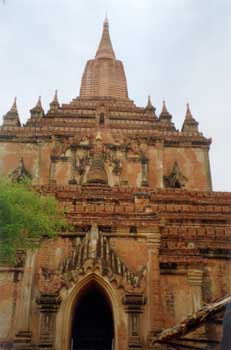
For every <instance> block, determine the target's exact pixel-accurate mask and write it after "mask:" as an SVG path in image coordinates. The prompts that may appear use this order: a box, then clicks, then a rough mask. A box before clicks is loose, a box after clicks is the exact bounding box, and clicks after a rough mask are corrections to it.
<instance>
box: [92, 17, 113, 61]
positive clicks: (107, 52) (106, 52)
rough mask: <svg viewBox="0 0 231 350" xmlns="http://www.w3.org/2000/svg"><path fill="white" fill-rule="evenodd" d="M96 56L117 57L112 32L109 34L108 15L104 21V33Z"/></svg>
mask: <svg viewBox="0 0 231 350" xmlns="http://www.w3.org/2000/svg"><path fill="white" fill-rule="evenodd" d="M95 58H96V59H97V58H110V59H115V53H114V50H113V47H112V43H111V39H110V34H109V23H108V19H107V15H106V17H105V20H104V23H103V33H102V37H101V40H100V44H99V47H98V50H97V52H96V55H95Z"/></svg>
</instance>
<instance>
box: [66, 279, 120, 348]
mask: <svg viewBox="0 0 231 350" xmlns="http://www.w3.org/2000/svg"><path fill="white" fill-rule="evenodd" d="M71 346H72V347H71V349H72V350H113V348H114V327H113V317H112V311H111V307H110V304H109V302H108V300H107V298H106V297H105V296H104V294H103V292H102V291H101V290H100V288H99V287H98V286H91V287H89V289H88V290H86V291H85V293H84V294H83V295H82V296H81V297H80V299H79V302H78V304H77V306H76V311H75V317H74V321H73V329H72V344H71Z"/></svg>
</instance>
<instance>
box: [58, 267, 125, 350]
mask: <svg viewBox="0 0 231 350" xmlns="http://www.w3.org/2000/svg"><path fill="white" fill-rule="evenodd" d="M92 284H93V285H95V286H97V287H98V288H99V289H100V291H101V292H102V294H103V295H104V297H105V298H106V299H107V301H108V303H109V305H110V307H111V312H112V318H113V325H114V339H115V350H119V346H118V327H117V326H118V325H119V300H118V296H117V295H116V293H115V290H114V289H113V287H112V285H111V284H110V283H109V282H108V281H106V280H105V279H104V278H103V277H102V276H101V275H98V274H97V273H91V274H89V275H87V276H85V277H84V278H83V279H82V280H81V281H79V282H78V283H77V284H76V285H74V286H73V287H72V289H71V290H68V291H65V292H64V293H63V294H64V295H63V298H62V299H63V302H62V305H61V307H60V312H59V313H60V314H59V317H58V318H57V324H56V334H57V336H56V346H55V348H56V349H57V350H61V349H62V350H70V349H71V336H72V325H73V320H74V315H75V310H76V305H77V304H78V301H79V300H80V299H81V297H82V295H83V294H84V293H85V291H86V289H88V288H90V287H91V285H92Z"/></svg>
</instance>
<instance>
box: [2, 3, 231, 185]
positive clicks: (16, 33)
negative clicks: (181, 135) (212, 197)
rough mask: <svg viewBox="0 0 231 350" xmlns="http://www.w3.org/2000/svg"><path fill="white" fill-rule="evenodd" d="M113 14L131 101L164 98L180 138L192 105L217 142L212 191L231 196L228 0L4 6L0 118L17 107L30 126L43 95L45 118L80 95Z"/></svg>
mask: <svg viewBox="0 0 231 350" xmlns="http://www.w3.org/2000/svg"><path fill="white" fill-rule="evenodd" d="M106 10H107V12H108V17H109V22H110V34H111V39H112V43H113V47H114V50H115V53H116V56H117V58H118V59H121V60H122V61H123V63H124V66H125V71H126V76H127V81H128V90H129V97H130V98H131V99H133V100H134V101H135V103H136V104H137V105H138V106H144V105H145V104H146V101H147V95H148V94H150V95H151V98H152V102H153V104H154V105H155V107H156V108H157V112H158V113H159V112H160V109H161V107H162V100H163V98H165V99H166V103H167V107H168V110H169V112H170V113H171V114H172V115H173V121H174V122H175V125H176V127H177V128H178V129H180V128H181V125H182V122H183V119H184V115H185V108H186V107H185V105H186V102H187V101H189V102H190V106H191V110H192V113H193V115H194V117H195V118H196V119H197V120H198V121H199V123H200V124H199V129H200V131H202V132H203V133H204V135H205V136H206V137H212V140H213V144H212V147H211V151H210V159H211V171H212V179H213V187H214V190H219V191H230V190H231V162H230V158H229V156H230V155H229V152H230V151H231V147H230V146H231V121H230V118H231V96H230V94H231V89H230V84H231V1H230V0H139V1H138V0H5V4H3V1H2V0H0V117H1V116H3V115H4V114H5V113H6V112H7V111H8V110H9V108H10V106H11V105H12V102H13V98H14V96H17V98H18V109H19V113H20V119H21V121H22V122H25V121H26V120H27V118H28V117H29V110H30V109H31V108H32V107H34V105H35V103H36V102H37V98H38V96H39V95H41V96H42V102H43V106H44V108H45V110H47V109H48V106H49V102H50V101H51V99H52V98H53V95H54V91H55V89H58V94H59V100H60V102H61V103H63V102H69V101H70V100H71V99H72V98H74V97H76V96H77V95H78V94H79V87H80V81H81V76H82V73H83V69H84V65H85V63H86V61H87V60H88V59H90V58H93V57H94V55H95V52H96V48H97V46H98V43H99V40H100V36H101V32H102V22H103V20H104V17H105V12H106Z"/></svg>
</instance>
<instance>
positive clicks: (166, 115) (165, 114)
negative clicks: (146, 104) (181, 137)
mask: <svg viewBox="0 0 231 350" xmlns="http://www.w3.org/2000/svg"><path fill="white" fill-rule="evenodd" d="M171 119H172V116H171V114H170V113H169V111H168V110H167V107H166V103H165V100H163V106H162V111H161V113H160V120H162V121H168V122H171Z"/></svg>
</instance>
